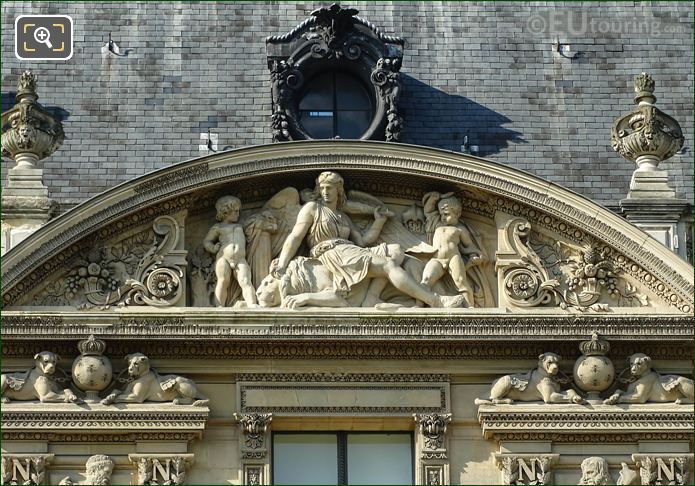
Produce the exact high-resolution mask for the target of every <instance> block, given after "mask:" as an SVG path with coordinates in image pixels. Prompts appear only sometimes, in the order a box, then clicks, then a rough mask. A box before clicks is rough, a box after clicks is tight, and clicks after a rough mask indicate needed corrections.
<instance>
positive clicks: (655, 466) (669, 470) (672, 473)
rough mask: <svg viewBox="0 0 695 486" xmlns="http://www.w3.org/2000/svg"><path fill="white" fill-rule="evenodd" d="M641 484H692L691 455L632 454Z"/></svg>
mask: <svg viewBox="0 0 695 486" xmlns="http://www.w3.org/2000/svg"><path fill="white" fill-rule="evenodd" d="M632 460H633V461H634V463H635V464H636V465H637V467H638V468H639V475H640V479H641V480H642V484H655V485H656V484H692V483H691V482H690V478H691V469H692V465H693V454H677V453H676V454H632Z"/></svg>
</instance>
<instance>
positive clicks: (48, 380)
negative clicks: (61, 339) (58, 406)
mask: <svg viewBox="0 0 695 486" xmlns="http://www.w3.org/2000/svg"><path fill="white" fill-rule="evenodd" d="M59 360H60V356H58V355H57V354H55V353H53V352H51V351H41V352H40V353H37V354H36V355H35V356H34V366H33V367H32V368H31V369H29V370H27V371H25V372H20V373H3V374H2V386H1V389H0V392H1V393H2V403H7V402H9V401H10V400H17V401H27V400H39V401H40V402H42V403H80V402H82V399H80V398H79V397H78V396H77V395H75V394H74V393H73V392H72V391H71V390H70V389H69V388H67V387H66V386H65V385H67V384H68V382H69V379H68V378H67V377H61V376H60V373H61V372H60V370H59V369H58V361H59ZM56 375H58V376H56Z"/></svg>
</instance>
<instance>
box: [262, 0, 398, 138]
mask: <svg viewBox="0 0 695 486" xmlns="http://www.w3.org/2000/svg"><path fill="white" fill-rule="evenodd" d="M357 13H358V10H356V9H352V8H342V7H341V6H340V5H338V4H333V5H331V6H330V7H323V8H319V9H316V10H314V11H313V12H312V13H311V17H309V18H308V19H306V20H305V21H304V22H302V23H301V24H299V25H298V26H297V27H295V28H294V29H292V31H290V32H288V33H287V34H285V35H280V36H270V37H268V38H266V47H267V51H268V56H267V61H268V69H269V70H270V80H271V97H272V104H273V109H272V113H271V127H272V129H273V140H275V141H278V142H283V141H288V140H309V139H311V138H312V137H311V136H310V134H309V133H308V132H307V131H306V130H305V129H304V127H303V126H302V124H301V122H300V117H299V110H298V103H299V96H300V94H301V93H302V92H303V91H302V89H303V87H304V83H305V81H309V80H310V79H311V78H312V77H313V76H314V75H316V74H317V73H322V72H329V71H336V70H340V71H342V72H344V73H346V74H349V75H350V76H353V77H355V78H357V79H359V80H360V81H361V82H362V83H363V84H364V86H365V87H370V88H371V89H372V90H373V91H372V93H373V98H374V99H375V101H376V103H375V105H376V106H375V112H374V117H373V119H372V121H371V124H370V125H369V127H368V128H367V129H366V131H365V133H363V134H362V135H361V136H360V138H361V139H363V140H373V139H377V140H386V141H393V142H395V141H398V140H399V138H400V132H401V128H402V125H403V118H402V116H401V115H400V114H399V111H398V98H399V96H400V92H401V89H402V85H401V80H400V74H399V72H398V71H399V70H400V67H401V61H402V59H403V52H402V50H403V45H404V44H405V39H403V38H400V37H394V36H388V35H384V34H383V33H382V32H381V31H380V30H379V29H378V28H377V27H376V26H375V25H373V24H372V23H370V22H368V21H367V20H364V19H362V18H360V17H358V16H357Z"/></svg>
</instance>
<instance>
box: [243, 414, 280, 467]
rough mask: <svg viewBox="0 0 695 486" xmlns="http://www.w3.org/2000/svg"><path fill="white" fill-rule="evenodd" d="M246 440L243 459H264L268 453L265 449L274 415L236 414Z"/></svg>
mask: <svg viewBox="0 0 695 486" xmlns="http://www.w3.org/2000/svg"><path fill="white" fill-rule="evenodd" d="M234 418H235V419H237V420H238V421H239V427H240V428H241V432H242V435H243V440H244V447H243V448H242V457H243V458H245V459H262V458H263V457H265V455H266V453H267V449H266V447H265V438H266V431H267V430H268V427H269V426H270V423H271V422H272V421H273V414H272V413H235V414H234Z"/></svg>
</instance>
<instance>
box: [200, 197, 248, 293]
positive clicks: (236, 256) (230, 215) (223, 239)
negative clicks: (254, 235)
mask: <svg viewBox="0 0 695 486" xmlns="http://www.w3.org/2000/svg"><path fill="white" fill-rule="evenodd" d="M215 209H216V210H217V221H219V223H217V224H215V225H213V226H212V228H210V230H209V231H208V234H207V236H205V240H203V247H204V248H205V250H206V251H208V252H210V253H215V254H216V255H217V256H216V262H215V275H216V276H217V285H216V286H215V305H216V306H217V307H224V306H226V305H227V299H228V297H229V291H230V287H231V285H232V283H233V279H236V281H237V283H238V284H239V287H241V293H242V296H243V298H244V301H245V302H246V304H247V305H248V306H249V307H255V306H256V289H254V288H253V285H252V283H251V282H252V280H251V267H250V266H249V264H248V263H247V261H246V236H245V235H244V228H243V227H242V226H241V225H240V224H238V223H237V221H239V212H240V210H241V201H240V200H239V198H237V197H234V196H224V197H221V198H219V199H218V200H217V202H216V203H215Z"/></svg>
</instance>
